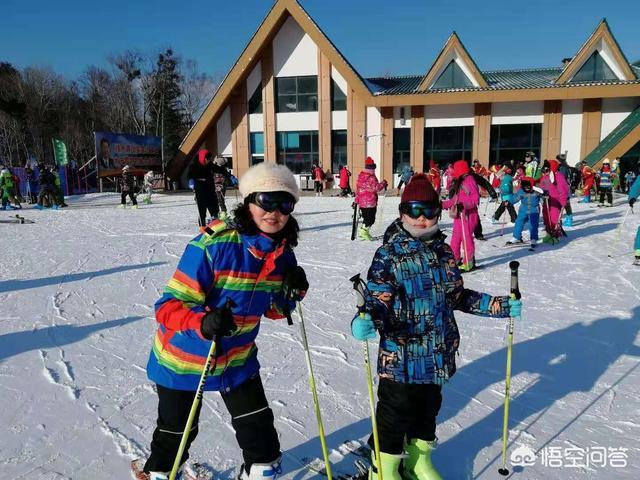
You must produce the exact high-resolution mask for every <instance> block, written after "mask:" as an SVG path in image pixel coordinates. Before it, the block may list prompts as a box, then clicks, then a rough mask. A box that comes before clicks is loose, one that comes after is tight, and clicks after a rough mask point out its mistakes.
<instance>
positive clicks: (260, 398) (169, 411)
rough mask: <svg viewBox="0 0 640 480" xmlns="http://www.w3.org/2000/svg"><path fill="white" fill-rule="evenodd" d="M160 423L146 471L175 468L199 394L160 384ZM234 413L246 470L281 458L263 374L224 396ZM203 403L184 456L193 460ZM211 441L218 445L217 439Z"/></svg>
mask: <svg viewBox="0 0 640 480" xmlns="http://www.w3.org/2000/svg"><path fill="white" fill-rule="evenodd" d="M157 390H158V423H157V427H156V429H155V431H154V432H153V440H152V441H151V455H150V456H149V459H148V460H147V463H146V464H145V466H144V471H145V472H147V473H148V472H168V471H170V470H171V468H172V467H173V462H174V460H175V457H176V454H177V453H178V448H179V446H180V440H181V439H182V432H183V431H184V427H185V425H186V424H187V419H188V418H189V411H190V410H191V405H192V403H193V399H194V397H195V393H196V392H188V391H183V390H173V389H171V388H166V387H163V386H161V385H157ZM222 399H223V400H224V404H225V405H226V407H227V410H228V411H229V413H230V414H231V425H232V426H233V428H234V430H235V432H236V440H237V441H238V445H239V446H240V448H241V449H242V456H243V458H244V464H245V469H246V470H247V471H248V470H249V469H250V468H251V465H253V464H254V463H270V462H273V461H274V460H276V459H277V458H278V457H279V456H280V441H279V440H278V434H277V432H276V429H275V427H274V426H273V412H272V411H271V409H270V408H269V403H268V402H267V398H266V397H265V394H264V388H263V387H262V380H261V379H260V375H255V376H254V377H252V378H250V379H249V380H247V381H246V382H244V383H243V384H242V385H240V386H239V387H238V388H235V389H234V390H231V391H229V392H225V393H223V394H222ZM201 407H202V402H200V404H199V405H198V410H197V412H196V416H195V419H194V421H193V426H192V427H191V432H190V433H189V438H188V440H187V445H186V448H185V451H184V453H183V455H182V462H181V463H184V462H186V461H187V459H188V458H189V446H190V445H191V443H192V442H193V441H194V440H195V438H196V436H197V435H198V420H199V417H200V409H201ZM208 441H213V442H215V441H216V439H215V438H214V439H210V440H208Z"/></svg>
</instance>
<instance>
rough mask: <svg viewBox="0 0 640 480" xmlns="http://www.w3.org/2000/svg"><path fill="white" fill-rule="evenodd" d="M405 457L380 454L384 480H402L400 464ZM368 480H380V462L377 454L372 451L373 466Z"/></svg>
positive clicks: (370, 468)
mask: <svg viewBox="0 0 640 480" xmlns="http://www.w3.org/2000/svg"><path fill="white" fill-rule="evenodd" d="M403 457H404V455H393V454H391V453H384V452H380V463H381V464H382V478H383V480H402V476H401V475H400V464H401V463H402V458H403ZM367 480H378V462H377V461H376V454H375V452H374V451H373V450H371V466H370V467H369V476H368V479H367Z"/></svg>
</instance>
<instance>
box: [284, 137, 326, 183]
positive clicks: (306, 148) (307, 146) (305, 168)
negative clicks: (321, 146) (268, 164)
mask: <svg viewBox="0 0 640 480" xmlns="http://www.w3.org/2000/svg"><path fill="white" fill-rule="evenodd" d="M276 140H277V142H276V147H277V150H278V163H281V164H284V165H286V166H287V167H289V169H290V170H291V171H292V172H293V173H310V172H311V165H312V164H313V163H315V162H318V159H319V155H318V132H317V131H307V132H278V133H277V134H276Z"/></svg>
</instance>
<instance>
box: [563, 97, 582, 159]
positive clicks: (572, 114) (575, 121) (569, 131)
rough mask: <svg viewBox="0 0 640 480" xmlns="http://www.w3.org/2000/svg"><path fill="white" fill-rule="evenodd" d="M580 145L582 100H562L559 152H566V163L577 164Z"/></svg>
mask: <svg viewBox="0 0 640 480" xmlns="http://www.w3.org/2000/svg"><path fill="white" fill-rule="evenodd" d="M581 143H582V100H564V101H563V102H562V138H561V141H560V151H561V152H563V153H564V152H567V163H568V164H569V165H575V164H577V163H578V162H579V161H580V160H581V158H580V145H581Z"/></svg>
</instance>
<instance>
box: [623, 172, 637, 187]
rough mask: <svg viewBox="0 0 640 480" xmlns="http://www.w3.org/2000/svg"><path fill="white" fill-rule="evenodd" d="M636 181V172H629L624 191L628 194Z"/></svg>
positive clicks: (626, 175)
mask: <svg viewBox="0 0 640 480" xmlns="http://www.w3.org/2000/svg"><path fill="white" fill-rule="evenodd" d="M635 181H636V172H634V171H633V170H629V171H628V172H627V173H626V174H625V176H624V190H625V192H628V191H629V190H630V189H631V185H633V182H635Z"/></svg>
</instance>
